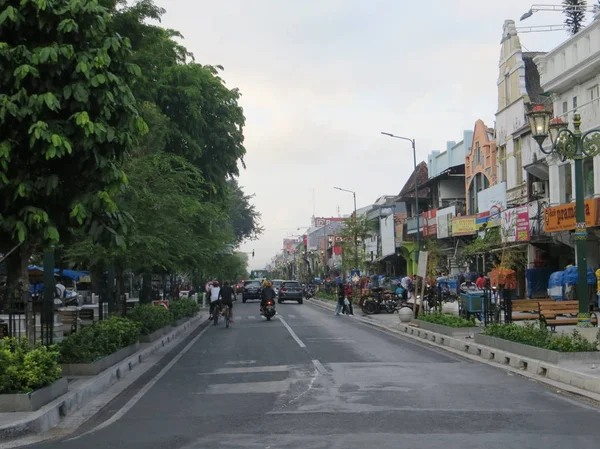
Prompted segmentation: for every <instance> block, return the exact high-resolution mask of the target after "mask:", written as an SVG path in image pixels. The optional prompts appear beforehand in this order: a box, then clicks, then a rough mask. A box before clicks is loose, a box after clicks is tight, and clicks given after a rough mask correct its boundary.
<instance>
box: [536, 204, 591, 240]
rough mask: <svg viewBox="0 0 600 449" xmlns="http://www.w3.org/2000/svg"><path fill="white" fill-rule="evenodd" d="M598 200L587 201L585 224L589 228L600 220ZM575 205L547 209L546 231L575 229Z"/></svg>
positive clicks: (545, 216)
mask: <svg viewBox="0 0 600 449" xmlns="http://www.w3.org/2000/svg"><path fill="white" fill-rule="evenodd" d="M597 202H598V200H597V199H590V200H585V223H586V225H587V226H596V224H597V223H598V220H597V218H596V213H597V209H598V208H597V207H596V206H597ZM576 222H577V220H576V219H575V203H568V204H561V205H560V206H555V207H547V208H546V210H544V231H546V232H559V231H572V230H573V229H575V224H576Z"/></svg>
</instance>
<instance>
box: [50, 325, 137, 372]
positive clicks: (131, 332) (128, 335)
mask: <svg viewBox="0 0 600 449" xmlns="http://www.w3.org/2000/svg"><path fill="white" fill-rule="evenodd" d="M141 328H142V325H141V324H140V323H137V322H134V321H131V320H128V319H126V318H121V317H112V318H110V319H108V320H104V321H100V322H98V323H96V324H93V325H92V326H86V327H84V328H82V329H81V330H80V331H79V332H77V333H75V334H72V335H69V336H68V337H67V338H65V339H64V340H63V341H62V342H61V343H60V344H59V348H60V361H61V363H92V362H95V361H96V360H99V359H101V358H102V357H106V356H108V355H110V354H112V353H114V352H116V351H118V350H119V349H121V348H124V347H126V346H130V345H132V344H134V343H136V342H137V341H138V339H139V336H140V331H141Z"/></svg>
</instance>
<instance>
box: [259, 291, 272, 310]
mask: <svg viewBox="0 0 600 449" xmlns="http://www.w3.org/2000/svg"><path fill="white" fill-rule="evenodd" d="M260 297H261V301H260V304H261V305H263V306H264V305H265V304H266V303H267V301H268V300H271V301H273V302H275V301H274V299H275V290H273V288H272V287H265V288H263V289H262V291H261V292H260Z"/></svg>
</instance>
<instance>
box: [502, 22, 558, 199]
mask: <svg viewBox="0 0 600 449" xmlns="http://www.w3.org/2000/svg"><path fill="white" fill-rule="evenodd" d="M541 55H543V53H541V52H524V51H523V49H522V47H521V42H520V39H519V36H518V35H517V29H516V27H515V23H514V21H513V20H506V21H505V22H504V28H503V32H502V41H501V53H500V62H499V74H498V75H499V76H498V81H497V86H498V110H497V112H496V126H495V130H496V147H497V151H498V157H497V164H498V166H497V168H498V169H497V174H498V179H497V182H498V183H502V182H506V202H507V207H508V208H510V207H514V206H518V205H522V204H526V203H528V202H529V201H530V199H532V197H533V196H534V193H535V196H536V197H539V196H545V194H546V192H547V191H548V185H547V183H548V169H547V166H545V164H544V163H541V164H539V163H538V164H536V162H537V161H539V160H543V159H544V154H543V153H542V152H541V151H540V150H539V148H538V146H537V143H536V142H535V140H533V139H532V138H531V130H530V127H529V123H528V120H527V117H526V115H525V114H526V112H527V110H528V109H527V108H528V105H530V104H532V103H539V102H541V101H544V99H545V97H543V96H542V95H541V94H542V92H543V89H542V88H541V86H540V76H539V73H538V69H537V67H536V64H535V63H534V61H533V58H535V57H540V56H541ZM534 183H536V184H535V186H534ZM534 189H535V192H534Z"/></svg>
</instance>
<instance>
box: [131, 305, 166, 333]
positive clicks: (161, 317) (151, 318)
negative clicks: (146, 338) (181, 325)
mask: <svg viewBox="0 0 600 449" xmlns="http://www.w3.org/2000/svg"><path fill="white" fill-rule="evenodd" d="M127 318H129V319H130V320H132V321H135V322H136V323H140V325H141V334H142V335H148V334H151V333H152V332H154V331H157V330H158V329H161V328H163V327H165V326H168V325H169V324H171V314H170V313H169V311H168V310H167V309H165V308H164V307H162V306H152V305H149V304H142V305H139V306H137V307H134V308H133V309H131V310H130V311H129V312H127Z"/></svg>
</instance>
